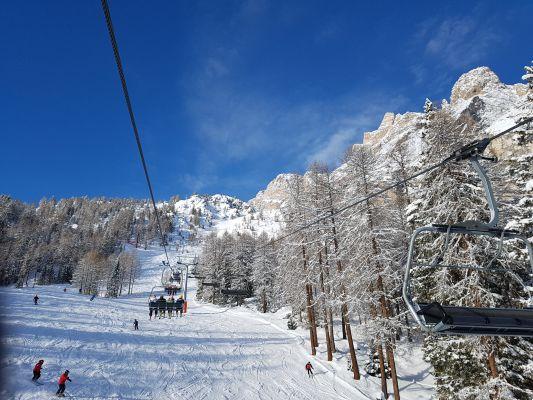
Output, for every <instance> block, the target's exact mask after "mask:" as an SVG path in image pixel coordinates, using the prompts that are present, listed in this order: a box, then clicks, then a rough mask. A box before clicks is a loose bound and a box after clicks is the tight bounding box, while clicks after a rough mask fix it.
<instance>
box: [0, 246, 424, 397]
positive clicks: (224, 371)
mask: <svg viewBox="0 0 533 400" xmlns="http://www.w3.org/2000/svg"><path fill="white" fill-rule="evenodd" d="M136 251H137V252H138V255H139V258H140V261H141V265H142V275H141V277H140V279H139V280H138V281H137V282H136V285H135V293H133V294H132V295H128V296H122V297H120V298H118V299H111V298H104V297H97V298H95V299H94V301H91V300H90V296H85V295H82V294H79V293H78V291H77V289H76V288H74V287H71V286H68V285H67V286H64V285H52V286H35V287H25V288H20V289H17V288H14V287H7V288H2V289H1V294H2V298H3V301H2V303H1V307H0V317H1V319H2V323H3V330H4V334H3V337H2V345H3V347H4V352H5V354H4V356H3V360H2V364H1V373H2V374H3V376H4V377H5V378H7V379H5V383H6V384H5V387H4V389H3V392H2V393H0V396H1V398H3V399H44V398H49V397H51V396H54V393H55V391H56V389H57V379H58V377H59V375H60V373H61V372H63V371H64V370H65V369H69V370H70V376H71V379H72V383H70V382H67V390H66V393H67V395H70V396H71V397H72V398H76V399H104V398H105V399H160V398H164V399H192V398H194V399H316V398H320V399H325V400H327V399H375V398H376V396H378V398H379V386H378V384H379V382H378V379H377V378H373V377H369V376H366V375H365V374H363V379H362V380H361V381H359V382H357V383H354V381H353V380H352V379H351V378H350V372H349V371H347V370H346V361H345V349H342V345H341V346H340V351H339V352H338V353H336V360H335V361H334V362H333V363H327V362H325V361H323V360H324V357H323V356H324V354H322V353H319V354H318V356H317V357H311V356H309V355H308V346H307V342H306V339H305V334H306V332H305V331H303V330H301V329H298V330H296V331H289V330H288V329H287V320H286V319H285V316H286V314H287V310H280V311H279V312H277V313H272V314H259V313H258V312H257V311H255V310H254V309H252V308H249V307H246V306H244V307H234V308H223V307H218V306H214V305H210V304H205V303H201V302H199V301H196V299H195V288H196V282H195V281H194V280H191V282H189V288H190V290H189V295H188V297H189V310H188V312H187V314H186V315H185V316H184V317H183V318H176V317H173V318H172V319H156V320H152V321H150V320H149V319H148V307H147V299H148V296H149V295H150V292H151V290H152V288H153V286H155V285H158V284H159V279H160V274H161V261H162V260H163V259H164V255H163V252H162V249H161V248H159V247H152V248H149V249H148V250H140V249H139V250H136ZM189 251H190V249H189ZM175 255H176V254H175V251H171V252H170V256H171V257H175ZM65 288H66V289H67V290H66V291H64V289H65ZM35 294H38V296H39V298H40V300H39V304H38V305H34V304H33V296H34V295H35ZM134 319H138V320H139V327H140V329H139V330H138V331H134V330H133V320H134ZM339 344H340V342H339ZM364 351H365V349H364V348H361V349H360V358H361V360H364V359H365V354H364ZM413 357H414V358H416V359H418V360H420V359H421V354H420V349H414V350H410V351H409V352H406V353H405V354H403V355H402V356H400V358H399V362H398V364H399V370H400V374H401V376H402V378H401V382H400V383H401V386H402V392H403V393H404V398H406V399H427V398H428V397H429V393H431V384H432V377H431V375H430V374H429V368H428V366H427V365H426V364H425V363H423V362H421V363H419V364H417V365H413V364H412V363H411V362H410V360H412V358H413ZM39 359H44V360H45V363H44V367H43V375H42V377H41V379H40V380H41V382H42V383H43V384H42V385H36V384H34V383H32V381H31V374H32V372H31V371H32V368H33V366H34V364H35V363H36V362H37V360H39ZM307 361H311V362H312V363H313V365H314V367H315V376H314V378H312V379H310V378H308V377H307V376H306V372H305V369H304V365H305V363H306V362H307Z"/></svg>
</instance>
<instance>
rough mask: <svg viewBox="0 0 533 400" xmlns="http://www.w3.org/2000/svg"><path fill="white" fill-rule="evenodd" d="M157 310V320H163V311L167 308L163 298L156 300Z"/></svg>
mask: <svg viewBox="0 0 533 400" xmlns="http://www.w3.org/2000/svg"><path fill="white" fill-rule="evenodd" d="M157 308H158V309H159V318H165V310H166V308H167V301H166V300H165V298H164V297H163V296H160V297H159V299H157Z"/></svg>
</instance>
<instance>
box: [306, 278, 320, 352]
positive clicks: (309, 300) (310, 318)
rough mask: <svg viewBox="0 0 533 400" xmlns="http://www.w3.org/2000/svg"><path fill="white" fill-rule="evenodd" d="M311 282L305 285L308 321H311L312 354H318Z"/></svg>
mask: <svg viewBox="0 0 533 400" xmlns="http://www.w3.org/2000/svg"><path fill="white" fill-rule="evenodd" d="M309 289H310V288H309V284H307V285H305V291H306V298H307V321H308V322H309V340H310V342H311V354H312V355H315V354H316V347H317V342H316V336H315V334H314V332H313V327H316V326H315V324H314V321H313V311H312V305H311V304H312V296H313V294H312V293H310V290H309Z"/></svg>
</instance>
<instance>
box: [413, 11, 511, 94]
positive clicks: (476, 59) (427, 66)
mask: <svg viewBox="0 0 533 400" xmlns="http://www.w3.org/2000/svg"><path fill="white" fill-rule="evenodd" d="M497 26H498V24H495V23H494V16H493V15H486V13H485V12H484V11H483V9H482V8H481V7H478V8H476V9H475V10H474V11H473V12H472V13H471V14H470V15H468V16H450V17H446V18H435V17H433V18H430V19H427V20H425V21H423V22H422V23H421V24H420V25H419V27H418V29H417V30H416V32H415V33H414V35H413V42H412V49H411V52H412V54H414V55H416V60H417V61H416V62H415V63H413V65H412V66H411V67H410V71H411V73H412V74H413V77H414V79H415V83H416V84H427V83H428V81H431V83H432V86H434V87H436V88H438V89H442V88H444V87H445V86H448V85H449V84H450V83H451V81H452V79H453V78H454V77H455V72H456V71H460V72H463V71H465V70H466V69H468V68H472V67H477V66H479V64H480V63H483V60H484V59H485V58H486V56H487V55H489V54H490V52H491V49H492V48H493V47H494V46H496V45H498V44H501V43H502V42H503V41H504V40H505V37H506V35H505V34H504V33H503V32H501V31H500V30H499V29H498V28H497Z"/></svg>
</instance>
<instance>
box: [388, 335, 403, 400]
mask: <svg viewBox="0 0 533 400" xmlns="http://www.w3.org/2000/svg"><path fill="white" fill-rule="evenodd" d="M386 349H387V360H388V362H389V368H390V372H391V379H392V390H393V391H394V400H400V388H399V386H398V375H397V374H396V362H395V361H394V350H393V349H392V344H391V343H387V344H386Z"/></svg>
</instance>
